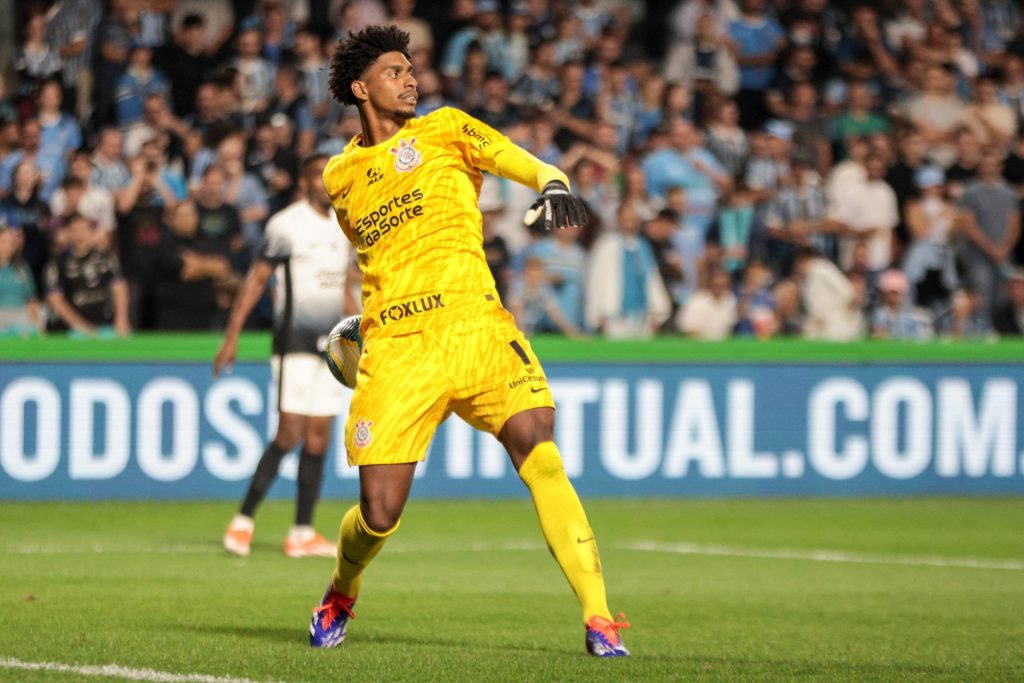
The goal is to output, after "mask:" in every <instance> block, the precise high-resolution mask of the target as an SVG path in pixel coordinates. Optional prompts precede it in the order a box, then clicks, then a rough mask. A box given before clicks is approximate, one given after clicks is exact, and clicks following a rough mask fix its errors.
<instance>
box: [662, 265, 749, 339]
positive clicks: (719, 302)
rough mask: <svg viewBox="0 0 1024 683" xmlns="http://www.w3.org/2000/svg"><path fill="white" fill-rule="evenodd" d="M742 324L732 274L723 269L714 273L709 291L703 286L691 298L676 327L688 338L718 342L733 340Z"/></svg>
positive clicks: (680, 312)
mask: <svg viewBox="0 0 1024 683" xmlns="http://www.w3.org/2000/svg"><path fill="white" fill-rule="evenodd" d="M738 321H739V315H738V312H737V302H736V296H735V295H734V294H733V293H732V291H731V282H730V277H729V274H728V273H726V272H725V271H724V270H722V269H720V268H719V269H715V270H713V271H712V272H711V273H710V276H709V284H708V286H707V288H704V287H700V288H699V289H697V291H695V292H694V293H693V295H692V296H691V297H690V298H689V299H687V301H686V303H685V304H684V305H683V308H682V309H681V310H680V311H679V314H678V316H677V317H676V326H677V327H678V328H679V331H680V332H682V333H683V334H685V335H686V336H688V337H694V338H696V339H702V340H705V341H717V340H721V339H726V338H728V337H730V336H731V335H732V330H733V327H734V326H735V325H736V323H737V322H738Z"/></svg>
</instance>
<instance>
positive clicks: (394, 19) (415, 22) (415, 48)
mask: <svg viewBox="0 0 1024 683" xmlns="http://www.w3.org/2000/svg"><path fill="white" fill-rule="evenodd" d="M388 9H389V10H390V16H389V17H388V23H390V24H393V25H395V26H397V27H398V28H400V29H401V30H403V31H405V32H406V33H408V34H409V53H410V54H411V53H414V52H419V51H420V50H427V51H429V52H433V51H434V34H433V32H432V31H431V30H430V24H428V23H427V22H425V21H423V19H420V18H419V17H416V16H414V14H413V12H414V11H415V10H416V0H388Z"/></svg>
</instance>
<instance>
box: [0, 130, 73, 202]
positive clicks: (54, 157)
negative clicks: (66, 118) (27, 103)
mask: <svg viewBox="0 0 1024 683" xmlns="http://www.w3.org/2000/svg"><path fill="white" fill-rule="evenodd" d="M42 136H43V131H42V126H40V125H39V120H38V119H28V120H26V121H25V122H24V123H23V124H22V125H21V147H20V148H19V149H17V150H16V151H14V152H12V153H11V154H9V155H7V156H6V157H5V158H4V159H3V161H0V194H3V193H5V192H9V191H11V186H12V183H13V182H14V171H15V169H16V168H17V167H18V166H19V165H20V164H21V163H22V162H29V163H31V164H32V165H33V166H34V167H35V169H36V171H38V172H39V198H40V199H42V200H43V201H45V202H48V201H50V197H51V196H52V195H53V193H54V192H55V191H56V190H57V188H59V187H60V184H61V182H62V181H63V180H64V174H65V172H66V171H67V163H66V162H65V160H64V154H63V153H61V152H59V151H54V149H43V147H42Z"/></svg>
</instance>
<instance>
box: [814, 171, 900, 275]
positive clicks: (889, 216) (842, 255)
mask: <svg viewBox="0 0 1024 683" xmlns="http://www.w3.org/2000/svg"><path fill="white" fill-rule="evenodd" d="M865 167H866V169H867V180H866V182H865V183H864V184H863V185H861V186H859V187H858V186H854V187H852V188H850V189H849V190H848V191H847V192H845V193H843V200H842V202H841V203H840V204H838V205H836V206H833V207H831V209H830V212H829V214H830V215H829V218H830V219H831V220H832V221H834V222H835V223H837V224H838V225H837V227H838V229H839V232H840V235H841V237H840V243H839V247H840V249H839V262H840V265H841V266H843V267H844V268H848V267H849V265H850V263H851V261H852V250H853V246H854V244H856V243H857V242H866V243H867V245H868V268H869V269H870V270H871V271H875V272H877V271H880V270H884V269H885V268H888V267H889V264H890V262H891V261H892V233H893V229H894V228H895V227H896V225H897V224H898V223H899V222H900V212H899V207H898V205H897V203H896V193H895V192H893V189H892V187H890V186H889V184H888V183H887V182H885V172H886V165H885V160H884V159H882V158H881V157H879V156H877V155H872V156H869V157H868V159H867V162H866V164H865Z"/></svg>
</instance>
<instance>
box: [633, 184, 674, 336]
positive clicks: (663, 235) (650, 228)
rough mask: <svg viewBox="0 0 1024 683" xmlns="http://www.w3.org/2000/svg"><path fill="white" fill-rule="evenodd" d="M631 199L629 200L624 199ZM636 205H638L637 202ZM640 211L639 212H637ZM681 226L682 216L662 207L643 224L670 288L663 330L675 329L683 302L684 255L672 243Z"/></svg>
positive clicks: (662, 274) (645, 236)
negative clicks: (669, 300) (680, 218)
mask: <svg viewBox="0 0 1024 683" xmlns="http://www.w3.org/2000/svg"><path fill="white" fill-rule="evenodd" d="M623 201H628V200H623ZM634 206H635V205H634ZM638 213H639V212H638ZM678 229H679V217H678V216H677V215H676V214H675V212H673V211H672V210H671V209H662V210H661V211H659V212H658V214H657V215H656V216H654V217H653V218H651V219H650V220H648V221H645V222H644V224H643V236H644V239H646V240H647V242H648V244H650V245H651V250H652V251H653V252H654V261H655V262H656V263H657V264H658V273H660V274H661V281H662V282H663V283H665V288H666V289H667V290H668V292H669V297H670V299H671V303H672V311H671V313H670V314H669V317H668V318H666V320H665V322H664V323H662V327H661V331H662V332H670V331H674V323H673V322H672V321H673V320H675V314H676V313H677V312H678V310H679V306H680V305H681V303H682V298H683V297H682V295H681V292H683V291H684V285H685V278H686V275H685V274H684V272H683V268H684V264H683V258H682V256H681V255H680V253H679V252H678V251H676V248H675V246H674V244H673V240H672V236H673V234H674V233H675V231H676V230H678Z"/></svg>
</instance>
